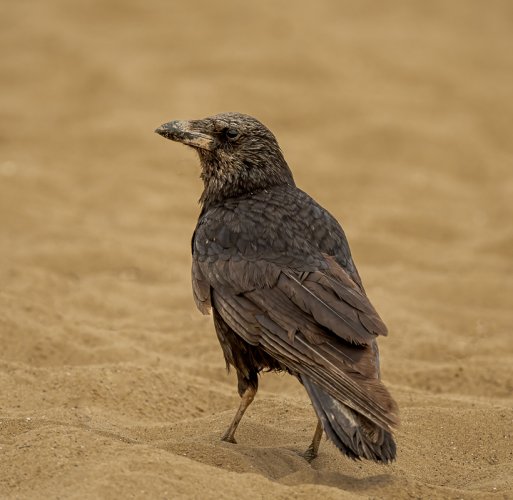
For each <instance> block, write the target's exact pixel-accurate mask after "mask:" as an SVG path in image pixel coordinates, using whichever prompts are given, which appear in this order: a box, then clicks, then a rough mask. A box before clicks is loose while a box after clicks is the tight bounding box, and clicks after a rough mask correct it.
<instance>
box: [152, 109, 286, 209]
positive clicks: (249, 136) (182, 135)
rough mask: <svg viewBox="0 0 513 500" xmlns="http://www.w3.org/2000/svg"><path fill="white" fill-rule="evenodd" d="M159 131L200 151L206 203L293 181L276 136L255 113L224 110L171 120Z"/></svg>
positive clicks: (203, 200) (202, 200)
mask: <svg viewBox="0 0 513 500" xmlns="http://www.w3.org/2000/svg"><path fill="white" fill-rule="evenodd" d="M155 132H157V133H158V134H160V135H161V136H162V137H165V138H167V139H171V140H172V141H176V142H181V143H183V144H186V145H187V146H190V147H192V148H194V149H195V150H196V151H197V152H198V154H199V157H200V162H201V169H202V171H201V178H202V179H203V182H204V185H205V189H204V191H203V194H202V195H201V200H200V201H201V202H202V203H203V204H211V203H215V202H219V201H222V200H224V199H227V198H233V197H237V196H241V195H244V194H247V193H252V192H256V191H260V190H262V189H267V188H270V187H272V186H276V185H280V184H290V185H294V180H293V178H292V173H291V172H290V169H289V167H288V165H287V162H286V161H285V159H284V157H283V154H282V152H281V150H280V147H279V146H278V142H277V141H276V138H275V137H274V135H273V134H272V132H271V131H270V130H269V129H268V128H267V127H265V126H264V125H262V124H261V123H260V122H259V121H258V120H257V119H255V118H253V117H251V116H248V115H243V114H240V113H222V114H219V115H215V116H210V117H208V118H204V119H202V120H190V121H172V122H169V123H165V124H164V125H161V126H160V127H159V128H158V129H157V130H155Z"/></svg>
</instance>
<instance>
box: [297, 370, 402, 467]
mask: <svg viewBox="0 0 513 500" xmlns="http://www.w3.org/2000/svg"><path fill="white" fill-rule="evenodd" d="M301 380H302V382H303V385H304V386H305V389H306V391H307V392H308V395H309V396H310V399H311V400H312V403H313V407H314V409H315V412H316V413H317V416H318V417H319V419H320V420H321V423H322V427H323V429H324V431H325V432H326V435H327V436H328V438H329V439H330V440H331V441H332V442H333V443H334V444H335V446H336V447H337V448H338V449H339V450H340V451H341V452H342V453H344V454H345V455H347V456H348V457H350V458H352V459H354V460H357V459H360V458H366V459H368V460H374V461H375V462H384V463H389V462H392V461H393V460H395V457H396V446H395V442H394V438H393V436H392V433H391V432H390V431H389V430H387V429H383V428H382V427H380V426H378V425H376V424H375V423H374V422H371V421H370V420H369V419H368V418H367V417H364V416H363V415H361V414H359V413H358V412H356V411H355V410H353V409H351V408H349V407H348V406H346V405H344V404H342V403H340V402H339V401H337V400H336V399H335V398H333V397H332V396H330V395H329V394H327V393H326V392H324V391H323V390H322V389H321V388H320V387H319V386H318V385H316V384H314V383H313V382H311V381H310V380H309V379H308V377H306V376H304V375H302V376H301Z"/></svg>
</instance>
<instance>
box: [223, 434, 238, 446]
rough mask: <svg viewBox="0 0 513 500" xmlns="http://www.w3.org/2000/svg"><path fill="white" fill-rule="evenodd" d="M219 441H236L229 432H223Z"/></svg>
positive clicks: (233, 442)
mask: <svg viewBox="0 0 513 500" xmlns="http://www.w3.org/2000/svg"><path fill="white" fill-rule="evenodd" d="M221 441H224V442H225V443H232V444H237V441H235V437H234V436H233V435H230V434H229V433H226V434H224V436H223V437H222V438H221Z"/></svg>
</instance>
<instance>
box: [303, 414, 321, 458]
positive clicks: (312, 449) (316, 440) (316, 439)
mask: <svg viewBox="0 0 513 500" xmlns="http://www.w3.org/2000/svg"><path fill="white" fill-rule="evenodd" d="M321 438H322V424H321V421H320V420H317V427H316V428H315V432H314V435H313V438H312V443H311V444H310V446H309V447H308V449H307V450H306V451H305V453H304V454H303V456H304V457H305V459H306V460H307V461H308V462H311V461H312V460H313V459H314V458H315V457H316V456H317V452H318V451H319V445H320V443H321Z"/></svg>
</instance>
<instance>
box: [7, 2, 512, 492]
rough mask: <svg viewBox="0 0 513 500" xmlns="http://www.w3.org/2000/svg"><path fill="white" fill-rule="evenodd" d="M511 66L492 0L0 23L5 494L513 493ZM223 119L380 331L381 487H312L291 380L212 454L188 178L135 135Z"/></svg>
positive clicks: (207, 356)
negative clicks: (338, 228)
mask: <svg viewBox="0 0 513 500" xmlns="http://www.w3.org/2000/svg"><path fill="white" fill-rule="evenodd" d="M512 53H513V5H512V4H511V3H510V2H508V1H499V0H492V1H491V2H486V3H484V2H478V1H477V0H476V1H463V0H461V1H452V2H446V1H441V0H440V1H431V2H424V1H420V0H418V1H417V0H415V1H408V2H405V1H391V2H375V1H370V0H369V1H367V0H364V1H356V0H355V1H348V0H343V1H340V2H339V1H334V0H333V1H328V0H323V1H320V2H315V3H313V2H303V1H298V2H285V1H274V2H271V1H261V2H253V3H241V2H237V1H235V0H234V1H226V0H223V1H220V2H207V1H200V0H196V1H189V2H176V1H169V0H168V1H160V0H152V1H148V2H137V1H135V0H124V1H123V2H121V1H117V0H109V1H105V0H104V1H99V0H97V1H95V0H89V1H76V2H66V1H64V0H62V1H60V0H48V1H45V2H36V1H29V0H21V1H18V2H4V3H2V5H1V6H0V61H1V62H0V228H1V231H0V346H1V347H0V382H1V384H2V386H3V390H2V392H1V393H0V417H1V418H0V450H1V452H2V453H1V454H0V469H1V470H2V474H0V495H3V496H8V495H13V496H17V497H23V496H24V495H25V496H28V497H30V496H31V495H32V494H33V492H34V491H35V490H36V489H37V491H38V492H39V494H40V495H43V494H46V495H50V496H51V497H52V496H58V495H64V496H67V497H68V498H71V497H73V495H75V496H76V497H77V498H87V497H88V495H90V496H91V498H98V497H117V496H124V497H127V495H131V496H132V497H137V496H141V497H144V496H145V495H149V496H151V497H156V496H160V497H161V498H174V497H177V496H180V495H183V496H187V495H191V496H194V495H200V496H202V497H205V495H206V496H208V491H210V490H209V488H211V485H212V484H217V485H218V486H219V488H226V490H223V491H228V492H230V493H227V495H228V496H227V498H229V497H230V495H231V494H233V495H234V496H236V495H237V494H239V495H241V494H244V492H247V491H250V490H251V491H256V490H257V491H260V492H262V495H267V496H269V495H273V496H275V497H277V498H280V497H283V498H287V497H290V495H291V494H294V495H296V496H297V497H298V498H302V496H303V495H304V496H305V498H306V497H307V496H309V497H311V495H312V494H321V493H322V494H323V495H324V496H325V497H326V498H332V497H333V498H342V497H344V496H341V495H345V494H346V493H347V494H348V495H362V496H366V495H378V496H387V495H388V496H391V497H394V498H401V495H403V494H404V495H420V496H429V497H431V498H434V497H435V496H436V495H440V496H441V497H446V496H447V495H449V493H450V494H453V493H454V495H457V496H458V497H465V498H466V497H467V496H468V497H470V496H479V495H484V494H488V493H490V492H496V491H499V492H500V491H502V492H507V491H511V488H512V487H513V473H512V472H511V471H512V464H513V456H512V452H511V449H513V438H512V434H511V429H512V424H513V411H512V410H511V403H512V402H513V341H512V339H511V325H512V320H513V279H512V273H513V226H512V220H513V137H512V130H513V90H512V89H513V57H512V56H511V55H512ZM223 111H239V112H243V113H248V114H251V115H254V116H255V117H257V118H258V119H260V120H261V121H262V122H263V123H265V124H266V125H267V126H268V127H269V128H270V129H271V130H272V131H273V132H274V133H275V135H276V136H277V138H278V140H279V142H280V144H281V147H282V149H283V151H284V153H285V157H286V159H287V160H288V162H289V165H290V166H291V168H292V170H293V172H294V174H295V177H296V181H297V183H298V185H299V187H301V188H302V189H304V190H305V191H307V192H308V193H309V194H311V195H312V196H313V197H314V198H316V199H317V200H318V201H319V202H320V203H321V204H322V205H323V206H325V207H326V208H327V209H328V210H329V211H330V212H332V213H333V214H334V215H335V216H336V217H337V218H338V219H339V220H340V221H341V223H342V224H343V226H344V228H345V230H346V233H347V235H348V238H349V241H350V244H351V248H352V251H353V254H354V257H355V261H356V263H357V265H358V267H359V270H360V274H361V275H362V277H363V280H364V283H365V285H366V288H367V291H368V293H369V295H370V297H371V299H372V301H373V303H374V304H375V305H376V307H377V309H378V311H379V312H380V314H381V316H382V317H383V318H384V320H385V322H386V323H387V324H388V326H389V329H390V336H389V338H387V339H383V340H382V341H381V351H382V354H383V355H382V358H383V361H382V366H383V376H384V379H385V382H386V383H387V384H388V385H389V386H390V387H391V388H392V392H393V393H394V394H395V395H396V397H397V399H398V400H399V403H400V406H401V414H402V420H403V425H402V427H401V429H400V431H399V433H398V439H399V450H400V457H399V460H398V462H397V464H396V465H394V466H393V467H391V468H388V469H384V468H379V467H378V466H375V465H368V464H365V465H355V464H353V463H348V461H346V460H345V459H343V458H341V457H340V456H339V455H338V454H337V452H336V450H334V448H332V447H331V445H329V444H325V445H323V448H321V454H322V453H324V455H322V456H320V457H319V459H318V460H316V462H314V464H313V466H312V467H310V466H309V465H308V464H306V463H303V462H302V461H301V460H302V459H300V457H297V453H296V452H297V451H298V450H300V449H302V448H306V446H307V444H308V441H309V439H310V437H311V436H310V434H311V431H312V432H313V427H314V425H315V417H314V415H313V411H312V410H311V408H310V406H309V403H308V400H307V399H306V397H305V396H304V394H303V392H302V389H301V387H300V386H299V384H297V382H295V381H294V380H293V379H291V378H290V377H279V376H272V375H268V376H265V377H264V379H263V382H262V388H263V390H262V391H261V393H259V398H258V401H257V402H256V403H255V404H254V407H253V406H252V407H251V409H250V411H249V412H248V415H247V417H245V418H247V420H245V421H243V424H242V425H241V428H240V431H239V432H240V435H239V436H240V438H239V442H240V443H241V444H239V445H238V446H237V447H230V446H229V445H224V444H223V445H222V444H220V443H218V437H219V435H220V434H221V433H222V430H223V429H224V427H225V424H226V423H227V422H228V421H229V420H230V419H231V416H232V413H233V410H234V408H235V407H236V405H237V404H238V397H237V394H236V390H235V384H234V380H233V376H230V377H228V376H227V375H226V374H225V371H224V362H223V358H222V354H221V350H220V348H219V346H218V345H217V340H216V338H215V334H214V331H213V326H212V325H211V319H210V318H204V317H202V316H201V315H200V314H199V312H197V311H196V310H195V307H194V304H193V300H192V297H191V291H190V272H189V267H190V254H189V252H190V237H191V234H192V231H193V229H194V226H195V222H196V219H197V215H198V213H199V207H198V205H197V199H198V198H199V196H200V193H201V189H202V186H201V182H200V180H199V178H198V177H199V166H198V161H197V158H196V157H195V155H194V153H193V152H192V151H190V150H187V149H186V148H183V147H180V146H178V145H176V144H173V143H171V142H169V141H164V140H162V138H160V137H159V136H157V135H156V134H154V133H153V130H154V129H155V128H156V127H157V126H159V125H160V124H161V123H164V122H167V121H170V120H172V119H193V118H202V117H205V116H208V115H211V114H214V113H218V112H223ZM184 455H185V457H184ZM212 466H214V467H217V468H212ZM177 471H178V472H177ZM233 471H235V472H238V473H248V472H253V473H255V474H256V475H247V474H245V475H240V474H236V473H234V472H233ZM355 478H356V479H355ZM216 481H217V483H216ZM346 490H347V491H346ZM218 492H219V491H216V494H218ZM211 493H212V492H211ZM173 495H174V496H173ZM255 498H256V497H255ZM344 498H345V497H344ZM351 498H352V496H351Z"/></svg>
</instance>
